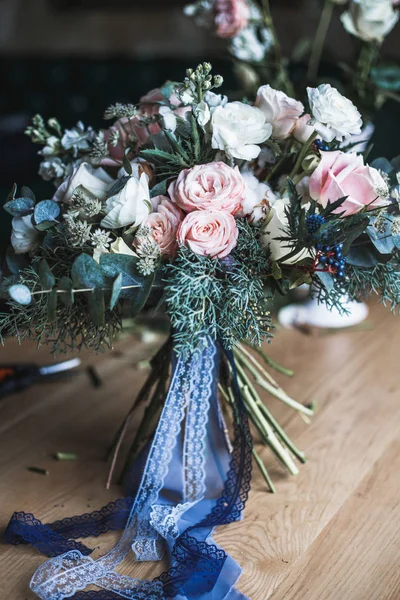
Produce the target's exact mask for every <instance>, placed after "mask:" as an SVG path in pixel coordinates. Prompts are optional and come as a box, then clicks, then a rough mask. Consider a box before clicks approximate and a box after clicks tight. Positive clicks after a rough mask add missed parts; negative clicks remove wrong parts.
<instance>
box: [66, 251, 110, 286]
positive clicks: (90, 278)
mask: <svg viewBox="0 0 400 600" xmlns="http://www.w3.org/2000/svg"><path fill="white" fill-rule="evenodd" d="M105 256H108V254H107V255H105ZM110 256H112V255H110ZM71 277H72V281H73V283H74V286H75V287H78V288H97V287H102V286H104V284H105V280H104V275H103V273H102V270H101V268H100V266H99V265H98V264H97V262H96V261H95V260H94V258H92V257H91V256H89V254H80V255H79V256H78V258H76V259H75V261H74V264H73V265H72V269H71Z"/></svg>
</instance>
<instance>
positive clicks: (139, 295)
mask: <svg viewBox="0 0 400 600" xmlns="http://www.w3.org/2000/svg"><path fill="white" fill-rule="evenodd" d="M153 281H154V273H152V274H151V275H148V276H147V277H145V278H144V281H143V285H142V287H141V288H140V290H137V291H136V293H135V295H134V297H133V300H132V304H131V306H130V315H131V317H132V319H134V318H135V317H136V316H137V315H138V314H139V313H140V311H141V310H142V309H143V308H144V305H145V304H146V302H147V298H148V297H149V295H150V292H151V288H152V285H153Z"/></svg>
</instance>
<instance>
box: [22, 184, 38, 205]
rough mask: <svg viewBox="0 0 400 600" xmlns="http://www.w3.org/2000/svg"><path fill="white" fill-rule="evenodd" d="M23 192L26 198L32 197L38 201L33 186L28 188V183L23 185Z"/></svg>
mask: <svg viewBox="0 0 400 600" xmlns="http://www.w3.org/2000/svg"><path fill="white" fill-rule="evenodd" d="M21 194H22V196H23V197H24V198H30V199H31V200H33V201H34V202H36V196H35V194H34V193H33V192H32V190H31V188H28V187H27V186H26V185H23V186H22V187H21Z"/></svg>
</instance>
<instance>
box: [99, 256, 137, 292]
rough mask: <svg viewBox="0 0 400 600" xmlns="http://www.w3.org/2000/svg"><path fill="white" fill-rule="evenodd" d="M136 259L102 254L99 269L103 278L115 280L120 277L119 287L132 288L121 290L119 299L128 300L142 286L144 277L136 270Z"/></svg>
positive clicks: (134, 257)
mask: <svg viewBox="0 0 400 600" xmlns="http://www.w3.org/2000/svg"><path fill="white" fill-rule="evenodd" d="M137 262H138V258H137V257H136V256H130V255H128V254H102V255H101V257H100V268H101V270H102V272H103V274H104V275H105V277H107V278H109V279H112V280H115V279H116V277H118V275H119V274H121V275H122V281H121V285H122V287H124V286H133V287H132V288H131V289H127V290H122V291H121V297H123V298H129V297H130V296H132V295H133V294H135V293H136V292H137V290H138V289H140V288H141V287H142V285H143V281H144V279H145V278H144V277H143V275H141V274H140V273H139V272H138V270H137Z"/></svg>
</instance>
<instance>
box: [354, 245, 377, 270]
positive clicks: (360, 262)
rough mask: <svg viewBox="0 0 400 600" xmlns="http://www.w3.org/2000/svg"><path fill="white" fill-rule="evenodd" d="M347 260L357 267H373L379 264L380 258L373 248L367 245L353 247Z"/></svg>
mask: <svg viewBox="0 0 400 600" xmlns="http://www.w3.org/2000/svg"><path fill="white" fill-rule="evenodd" d="M346 262H347V263H349V264H350V265H353V266H355V267H365V268H372V267H374V266H375V265H377V264H378V262H379V261H378V259H377V257H376V255H375V253H374V252H373V251H372V249H371V248H368V247H367V246H359V247H353V248H352V249H351V250H350V252H349V253H348V254H347V256H346Z"/></svg>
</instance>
